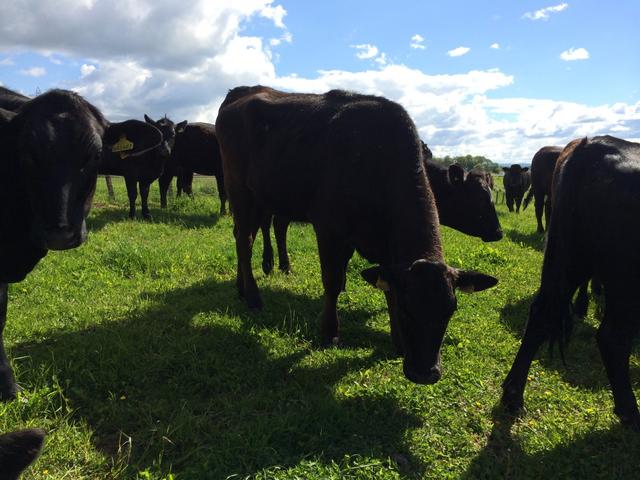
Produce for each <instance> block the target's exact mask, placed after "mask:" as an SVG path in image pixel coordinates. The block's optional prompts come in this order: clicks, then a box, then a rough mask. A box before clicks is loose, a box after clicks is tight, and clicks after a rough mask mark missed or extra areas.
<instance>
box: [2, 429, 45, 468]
mask: <svg viewBox="0 0 640 480" xmlns="http://www.w3.org/2000/svg"><path fill="white" fill-rule="evenodd" d="M44 436H45V433H44V431H43V430H40V429H39V428H28V429H25V430H18V431H16V432H11V433H5V434H4V435H0V479H2V480H17V479H18V477H20V473H21V472H22V471H23V470H24V469H25V468H27V467H28V466H29V465H31V464H32V463H33V462H34V461H35V459H36V458H38V455H40V450H42V445H43V443H44Z"/></svg>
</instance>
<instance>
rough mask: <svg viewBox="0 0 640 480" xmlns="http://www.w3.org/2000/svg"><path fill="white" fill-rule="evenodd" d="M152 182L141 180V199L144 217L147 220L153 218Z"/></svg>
mask: <svg viewBox="0 0 640 480" xmlns="http://www.w3.org/2000/svg"><path fill="white" fill-rule="evenodd" d="M150 186H151V183H150V182H147V181H144V182H140V201H141V202H142V218H144V219H145V220H152V218H151V213H149V187H150Z"/></svg>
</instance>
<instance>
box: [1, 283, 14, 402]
mask: <svg viewBox="0 0 640 480" xmlns="http://www.w3.org/2000/svg"><path fill="white" fill-rule="evenodd" d="M7 289H8V287H7V284H6V283H0V400H11V399H12V398H15V396H16V394H17V393H18V386H17V385H16V381H15V379H14V378H13V372H12V371H11V366H10V365H9V359H8V358H7V354H6V353H5V351H4V337H3V332H4V325H5V323H6V321H7V302H8V296H7Z"/></svg>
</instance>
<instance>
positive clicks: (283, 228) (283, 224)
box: [273, 215, 291, 273]
mask: <svg viewBox="0 0 640 480" xmlns="http://www.w3.org/2000/svg"><path fill="white" fill-rule="evenodd" d="M289 223H291V222H290V220H289V219H288V218H286V217H281V216H279V215H275V216H274V217H273V230H274V233H275V235H276V245H277V246H278V268H279V269H280V271H281V272H284V273H291V263H290V262H289V253H288V252H287V230H288V229H289Z"/></svg>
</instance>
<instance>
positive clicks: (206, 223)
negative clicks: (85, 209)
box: [87, 204, 220, 232]
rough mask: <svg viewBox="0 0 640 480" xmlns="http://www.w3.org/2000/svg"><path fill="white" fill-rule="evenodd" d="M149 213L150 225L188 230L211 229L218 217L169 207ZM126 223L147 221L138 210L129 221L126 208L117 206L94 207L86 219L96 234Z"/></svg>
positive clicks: (154, 209)
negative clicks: (157, 224) (163, 224)
mask: <svg viewBox="0 0 640 480" xmlns="http://www.w3.org/2000/svg"><path fill="white" fill-rule="evenodd" d="M101 207H102V208H101ZM149 211H150V213H151V217H152V220H150V223H165V224H168V225H176V226H180V227H182V228H189V229H194V228H209V227H212V226H214V225H215V224H216V223H217V222H218V219H219V217H220V216H219V215H218V213H216V212H211V213H210V214H208V215H207V214H201V213H185V212H180V211H177V210H175V209H173V208H171V207H169V208H168V209H160V208H150V209H149ZM128 221H136V222H147V220H144V219H142V217H141V214H140V210H139V209H138V217H137V218H136V219H135V220H130V219H129V208H128V207H126V208H120V207H119V206H117V205H110V206H109V207H104V206H103V205H102V204H101V205H100V206H98V208H96V207H95V206H94V208H93V210H92V211H91V214H90V215H89V218H88V219H87V228H88V229H89V231H93V232H97V231H100V230H102V229H103V228H104V227H105V226H106V225H108V224H110V223H116V222H128Z"/></svg>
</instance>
